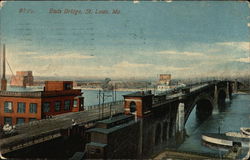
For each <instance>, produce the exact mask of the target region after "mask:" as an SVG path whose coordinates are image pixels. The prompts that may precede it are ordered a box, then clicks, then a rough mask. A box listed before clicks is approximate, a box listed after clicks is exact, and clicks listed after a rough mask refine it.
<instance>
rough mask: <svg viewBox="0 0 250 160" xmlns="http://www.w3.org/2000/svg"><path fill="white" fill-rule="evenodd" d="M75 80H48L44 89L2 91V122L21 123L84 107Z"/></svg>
mask: <svg viewBox="0 0 250 160" xmlns="http://www.w3.org/2000/svg"><path fill="white" fill-rule="evenodd" d="M83 104H84V103H83V97H82V93H81V90H80V89H73V82H72V81H46V82H45V87H44V90H43V91H32V92H13V91H4V90H2V91H0V125H4V124H7V123H9V124H11V125H15V124H19V123H26V122H30V121H33V120H40V119H43V118H47V117H49V116H53V115H58V114H62V113H67V112H78V111H82V110H83V109H84V106H83Z"/></svg>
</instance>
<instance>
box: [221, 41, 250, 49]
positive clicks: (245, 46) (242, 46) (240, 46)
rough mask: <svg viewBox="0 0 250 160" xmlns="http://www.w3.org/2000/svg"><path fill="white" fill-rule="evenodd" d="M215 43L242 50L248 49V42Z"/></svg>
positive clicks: (249, 45) (249, 47)
mask: <svg viewBox="0 0 250 160" xmlns="http://www.w3.org/2000/svg"><path fill="white" fill-rule="evenodd" d="M217 45H220V46H226V47H231V48H236V49H239V50H243V51H250V43H249V42H219V43H217Z"/></svg>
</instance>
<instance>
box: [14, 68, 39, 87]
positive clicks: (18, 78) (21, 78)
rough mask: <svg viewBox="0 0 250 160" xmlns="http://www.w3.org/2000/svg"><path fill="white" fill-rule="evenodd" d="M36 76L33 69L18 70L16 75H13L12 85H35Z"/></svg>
mask: <svg viewBox="0 0 250 160" xmlns="http://www.w3.org/2000/svg"><path fill="white" fill-rule="evenodd" d="M33 83H34V78H33V75H32V71H17V72H16V75H15V76H12V77H11V81H10V85H11V86H18V87H26V86H33Z"/></svg>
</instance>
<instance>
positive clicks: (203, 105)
mask: <svg viewBox="0 0 250 160" xmlns="http://www.w3.org/2000/svg"><path fill="white" fill-rule="evenodd" d="M195 107H196V116H197V118H198V119H200V120H204V119H206V118H207V117H208V116H210V115H211V114H212V111H213V109H214V98H213V97H212V96H211V95H209V94H207V93H202V94H199V95H198V96H196V97H195V99H194V101H193V102H192V104H191V105H189V106H188V105H187V107H185V109H186V111H185V112H186V113H185V121H184V123H185V124H186V122H187V120H188V118H189V115H190V114H191V112H192V110H193V109H194V108H195Z"/></svg>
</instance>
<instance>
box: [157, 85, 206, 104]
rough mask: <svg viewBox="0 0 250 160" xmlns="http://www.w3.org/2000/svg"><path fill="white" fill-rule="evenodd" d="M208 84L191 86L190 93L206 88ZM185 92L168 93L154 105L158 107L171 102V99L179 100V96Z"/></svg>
mask: <svg viewBox="0 0 250 160" xmlns="http://www.w3.org/2000/svg"><path fill="white" fill-rule="evenodd" d="M206 86H208V84H201V85H197V86H192V87H191V88H190V93H189V94H192V93H194V92H196V91H198V90H200V89H201V88H204V87H206ZM184 95H185V94H183V93H181V92H178V93H175V94H172V95H166V98H165V99H164V101H160V102H158V103H155V104H153V107H158V106H161V105H164V104H166V103H169V102H171V101H175V100H178V99H179V97H181V96H184Z"/></svg>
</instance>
